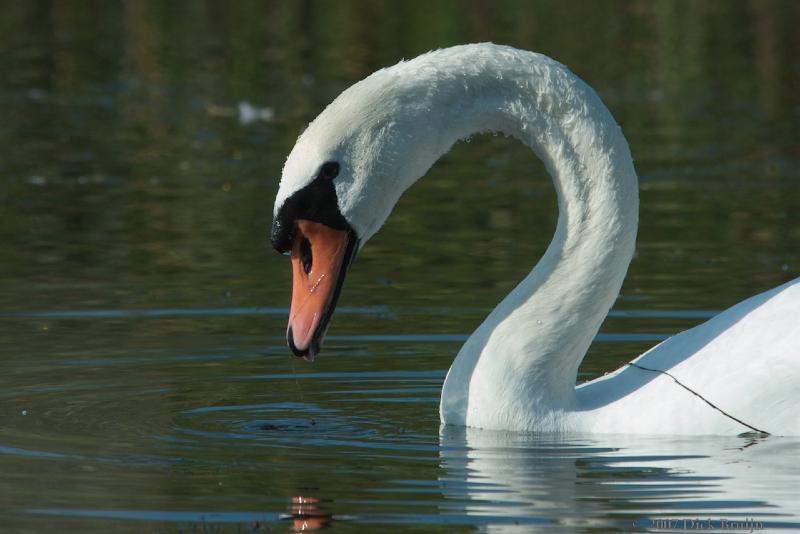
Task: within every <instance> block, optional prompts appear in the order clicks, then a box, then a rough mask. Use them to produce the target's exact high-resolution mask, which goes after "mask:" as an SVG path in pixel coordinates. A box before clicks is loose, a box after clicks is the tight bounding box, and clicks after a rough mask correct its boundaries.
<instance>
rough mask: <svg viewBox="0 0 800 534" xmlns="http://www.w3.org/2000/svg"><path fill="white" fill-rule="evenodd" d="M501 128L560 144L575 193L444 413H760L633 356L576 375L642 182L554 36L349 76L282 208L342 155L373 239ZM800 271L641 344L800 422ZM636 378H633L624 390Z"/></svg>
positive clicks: (344, 207)
mask: <svg viewBox="0 0 800 534" xmlns="http://www.w3.org/2000/svg"><path fill="white" fill-rule="evenodd" d="M485 131H495V132H503V133H505V134H507V135H510V136H513V137H515V138H517V139H519V140H520V141H521V142H523V143H525V144H526V145H528V146H529V147H531V149H532V150H534V151H535V152H536V154H537V155H538V156H539V157H540V158H541V159H542V160H543V162H544V163H545V166H546V168H547V170H548V172H549V173H550V175H551V176H552V178H553V182H554V185H555V187H556V191H557V193H558V200H559V208H560V215H559V220H558V224H557V228H556V232H555V235H554V237H553V241H552V242H551V244H550V246H549V247H548V249H547V252H546V253H545V255H544V256H543V257H542V259H541V260H540V261H539V263H538V264H537V265H536V267H534V269H533V270H532V271H531V273H530V274H529V275H528V276H527V277H526V278H525V279H524V280H523V281H522V282H520V284H519V285H518V286H517V287H516V288H515V289H514V291H512V292H511V294H509V295H508V296H507V297H506V298H505V299H504V300H503V301H502V302H501V303H500V304H499V305H498V307H497V308H496V309H495V310H494V311H493V312H492V313H491V314H490V315H489V317H487V319H486V320H485V321H484V323H483V324H482V325H481V326H480V327H479V328H478V329H477V330H476V332H475V333H474V334H473V335H472V336H471V337H470V339H469V340H468V341H467V343H466V344H465V345H464V347H462V349H461V350H460V351H459V354H458V356H457V357H456V359H455V361H454V362H453V365H452V367H451V368H450V371H449V373H448V376H447V379H446V381H445V384H444V386H443V390H442V400H441V407H440V413H441V417H442V421H443V422H444V423H450V424H461V425H467V426H474V427H482V428H495V429H510V430H544V431H593V432H604V431H605V432H631V433H643V432H647V433H670V434H714V433H739V432H742V431H747V430H748V429H747V428H746V427H743V426H742V425H740V424H739V423H736V422H734V421H733V420H731V419H729V418H727V417H725V416H724V415H722V414H721V413H720V412H718V411H716V410H714V409H713V408H711V407H709V406H708V405H707V404H706V403H704V402H703V401H702V400H701V399H699V398H698V397H696V396H693V395H691V393H689V392H687V391H686V390H685V389H682V388H681V387H680V386H678V385H677V384H675V382H674V381H673V380H672V379H671V378H669V377H667V376H664V375H657V374H653V373H647V372H646V371H642V370H640V369H635V368H631V367H626V368H623V369H622V370H620V371H618V372H616V373H614V374H612V375H609V376H607V377H603V378H602V379H599V380H596V381H594V382H592V383H589V384H585V385H582V386H580V387H579V388H577V389H576V388H575V387H574V383H575V377H576V373H577V369H578V365H579V364H580V361H581V359H582V358H583V356H584V354H585V353H586V350H587V349H588V347H589V344H590V343H591V341H592V339H593V338H594V336H595V334H596V333H597V330H598V329H599V327H600V324H601V322H602V320H603V319H604V317H605V315H606V313H607V312H608V310H609V308H610V307H611V306H612V304H613V302H614V300H615V298H616V296H617V293H618V291H619V288H620V287H621V285H622V281H623V278H624V275H625V272H626V270H627V266H628V263H629V262H630V259H631V257H632V254H633V250H634V244H635V238H636V227H637V224H638V184H637V178H636V174H635V171H634V169H633V163H632V160H631V156H630V153H629V150H628V145H627V142H626V141H625V138H624V137H623V135H622V133H621V130H620V128H619V126H618V125H617V124H616V122H615V121H614V119H613V118H612V117H611V115H610V113H609V112H608V110H607V109H606V107H605V106H604V105H603V103H602V102H601V101H600V99H599V98H598V97H597V95H596V94H595V93H594V91H592V89H591V88H589V87H588V86H587V85H586V84H585V83H584V82H583V81H581V80H580V79H579V78H578V77H577V76H575V75H574V74H572V73H571V72H570V71H569V70H568V69H567V68H566V67H564V66H563V65H561V64H559V63H557V62H555V61H553V60H552V59H550V58H547V57H545V56H542V55H540V54H534V53H531V52H525V51H520V50H516V49H513V48H510V47H504V46H497V45H493V44H478V45H465V46H458V47H453V48H448V49H445V50H439V51H436V52H431V53H428V54H425V55H423V56H420V57H418V58H416V59H413V60H411V61H407V62H402V63H400V64H398V65H395V66H393V67H389V68H386V69H383V70H380V71H378V72H376V73H374V74H372V75H371V76H369V77H368V78H366V79H364V80H362V81H361V82H359V83H357V84H355V85H354V86H352V87H351V88H349V89H347V90H346V91H345V92H343V93H342V94H341V95H340V96H339V97H338V98H337V99H336V100H335V101H334V102H332V103H331V104H330V105H329V106H328V108H326V109H325V110H324V111H323V112H322V113H321V114H320V115H319V117H317V119H315V120H314V122H312V123H311V124H310V125H309V127H308V129H307V130H306V131H305V132H304V133H303V134H302V135H301V136H300V138H299V139H298V141H297V144H296V145H295V147H294V149H293V150H292V152H291V154H290V155H289V158H288V159H287V161H286V165H285V167H284V172H283V177H282V180H281V185H280V188H279V191H278V195H277V198H276V201H275V212H276V213H277V211H278V210H279V208H280V207H281V205H282V204H283V202H284V201H285V200H286V199H287V198H288V197H289V196H290V195H291V194H292V193H293V192H295V191H297V190H299V189H300V188H302V187H304V186H305V185H306V184H308V183H309V182H310V181H311V180H312V179H313V178H314V176H315V175H316V173H317V169H318V168H319V166H320V165H321V164H322V163H324V162H325V161H329V160H335V161H338V162H339V163H340V165H341V169H342V170H341V171H340V175H339V177H337V179H336V181H335V187H336V193H337V197H338V203H339V209H340V211H341V213H342V215H343V216H344V217H345V218H346V219H347V221H348V222H349V223H350V224H351V225H352V227H353V228H354V229H355V230H356V232H357V234H358V236H359V238H360V239H361V243H362V244H363V243H364V242H365V241H366V240H367V239H369V238H370V237H371V236H372V235H373V234H374V233H375V232H376V231H377V230H378V228H380V226H381V225H382V224H383V222H384V221H385V219H386V218H387V217H388V215H389V213H390V212H391V209H392V208H393V207H394V205H395V203H396V202H397V200H398V198H399V197H400V195H401V194H402V193H403V191H405V189H406V188H408V187H409V186H410V185H411V184H413V183H414V182H415V181H416V180H417V179H418V178H420V177H421V176H422V175H423V174H425V172H427V170H428V169H429V168H430V166H431V165H432V164H433V163H434V162H435V161H436V160H437V159H438V158H439V157H440V156H441V155H442V154H443V153H445V152H447V151H448V150H449V149H450V147H451V146H452V145H453V144H454V143H455V142H456V141H458V140H459V139H462V138H464V137H466V136H469V135H471V134H474V133H479V132H485ZM798 288H800V284H798V283H796V282H794V283H790V284H787V285H786V286H783V287H782V288H777V289H775V290H773V291H772V292H769V293H767V294H765V295H760V296H757V297H753V299H750V300H748V301H745V302H743V303H742V304H740V305H739V306H738V307H734V308H733V309H731V310H729V311H727V312H725V313H723V314H722V315H720V316H719V317H717V318H715V319H712V320H711V321H709V322H708V323H706V324H705V325H701V326H699V327H697V328H695V329H692V330H690V331H688V332H685V333H683V334H681V335H679V336H676V337H675V338H672V339H670V340H668V341H666V342H664V343H662V344H661V345H659V346H658V347H656V348H654V349H653V350H651V351H649V352H648V353H647V354H645V355H643V356H642V357H640V359H639V360H637V362H641V364H642V365H646V366H648V367H653V368H657V369H661V370H665V371H669V372H670V373H672V374H674V375H675V376H676V377H678V378H679V379H680V380H681V381H682V382H684V383H685V384H686V385H688V386H690V387H692V388H693V389H695V390H696V391H698V392H699V393H701V394H702V395H704V396H705V397H706V398H708V399H709V400H711V401H712V402H714V403H715V404H717V405H719V406H720V407H721V408H723V409H725V410H727V411H729V412H730V413H731V414H733V415H735V416H736V417H739V418H740V419H743V420H745V421H746V422H749V423H750V424H752V425H754V426H756V427H758V428H761V429H763V430H766V431H768V432H771V433H776V434H800V423H798V420H799V418H798V417H797V416H796V415H794V413H793V411H795V412H796V410H797V408H798V404H800V403H799V402H798V393H797V392H796V391H795V389H792V387H793V386H794V385H795V384H797V382H798V380H799V379H800V354H799V352H800V332H798V327H797V326H796V324H798V322H797V321H796V320H795V318H796V317H798V315H799V314H800V289H798ZM621 392H625V393H624V394H622V393H621Z"/></svg>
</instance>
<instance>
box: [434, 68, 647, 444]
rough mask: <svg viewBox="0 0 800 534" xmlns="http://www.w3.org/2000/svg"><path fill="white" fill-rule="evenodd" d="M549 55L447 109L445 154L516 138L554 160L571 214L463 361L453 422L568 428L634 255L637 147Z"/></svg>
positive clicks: (448, 405)
mask: <svg viewBox="0 0 800 534" xmlns="http://www.w3.org/2000/svg"><path fill="white" fill-rule="evenodd" d="M541 58H542V56H539V58H538V61H535V62H534V65H533V66H532V65H531V64H529V63H528V64H520V63H514V62H511V63H510V64H508V65H506V68H505V70H501V72H500V74H499V75H495V76H492V77H491V79H489V80H486V79H483V80H482V83H476V84H469V83H465V84H462V85H461V86H462V87H465V88H466V89H464V92H465V94H463V95H462V97H464V98H461V99H454V98H452V95H450V97H449V98H448V99H447V100H446V102H442V103H441V104H442V109H444V110H446V111H445V113H444V115H442V116H441V117H440V120H441V124H440V125H439V128H440V131H444V132H447V135H446V136H445V138H443V139H442V140H441V141H440V146H441V148H442V149H444V147H447V148H449V146H450V145H451V144H452V143H454V142H456V141H457V140H458V139H463V138H464V137H467V136H469V135H472V134H475V133H480V132H486V131H494V132H502V133H504V134H507V135H510V136H512V137H515V138H517V139H519V140H520V141H521V142H523V143H524V144H526V145H527V146H529V147H530V148H531V149H532V150H533V151H534V152H535V153H536V154H537V155H538V157H539V158H540V159H541V160H542V161H543V162H544V164H545V167H546V169H547V171H548V173H549V174H550V176H551V178H552V180H553V184H554V186H555V189H556V192H557V197H558V207H559V218H558V223H557V225H556V231H555V235H554V236H553V239H552V241H551V243H550V245H549V247H548V248H547V250H546V252H545V254H544V256H543V257H542V258H541V259H540V261H539V262H538V263H537V264H536V266H535V267H534V268H533V270H532V271H531V272H530V273H529V274H528V275H527V276H526V277H525V279H524V280H522V282H520V283H519V284H518V285H517V287H516V288H515V289H514V290H513V291H512V292H511V293H510V294H509V295H508V296H507V297H505V298H504V299H503V301H502V302H501V303H500V304H499V305H498V306H497V307H496V308H495V309H494V311H493V312H492V313H491V314H490V315H489V316H488V317H487V318H486V319H485V321H484V322H483V323H482V324H481V326H480V327H479V328H478V329H477V330H476V332H475V333H474V334H473V335H472V336H471V337H470V338H469V340H468V341H467V342H466V344H465V345H464V346H463V347H462V349H461V350H460V352H459V354H458V356H457V357H456V359H455V361H454V362H453V365H452V367H451V369H450V371H449V372H448V376H447V378H446V380H445V384H444V387H443V389H442V401H441V416H442V421H443V422H445V423H453V424H465V425H469V426H480V427H484V428H492V427H494V428H541V427H542V426H543V425H545V422H547V424H550V425H552V424H556V423H553V421H557V420H559V421H566V419H564V418H558V417H555V416H554V414H555V413H558V412H563V411H565V410H570V409H571V408H573V407H574V403H575V393H574V386H575V381H576V376H577V371H578V367H579V365H580V362H581V360H582V359H583V356H584V355H585V353H586V351H587V349H588V347H589V345H590V344H591V342H592V340H593V338H594V336H595V335H596V334H597V331H598V330H599V327H600V324H601V322H602V320H603V319H604V318H605V316H606V314H607V312H608V310H609V309H610V307H611V306H612V305H613V303H614V301H615V299H616V297H617V295H618V293H619V290H620V288H621V286H622V281H623V279H624V276H625V273H626V271H627V267H628V264H629V263H630V260H631V258H632V255H633V250H634V244H635V238H636V227H637V223H638V187H637V178H636V174H635V171H634V168H633V162H632V160H631V156H630V152H629V149H628V145H627V142H626V140H625V138H624V137H623V135H622V133H621V130H620V128H619V126H618V125H617V123H616V122H615V121H614V119H613V117H612V116H611V114H610V113H609V111H608V110H607V108H606V107H605V106H604V105H603V103H602V102H601V101H600V99H599V97H598V96H597V95H596V94H595V93H594V91H592V89H591V88H589V87H588V86H587V85H586V84H585V83H583V82H582V81H581V80H580V79H579V78H577V77H576V76H575V75H573V74H572V73H571V72H570V71H569V70H567V69H566V67H563V66H562V65H560V64H558V63H556V62H554V61H552V60H549V59H541ZM534 420H535V421H534ZM545 426H546V425H545Z"/></svg>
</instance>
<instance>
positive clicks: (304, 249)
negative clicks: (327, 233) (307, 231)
mask: <svg viewBox="0 0 800 534" xmlns="http://www.w3.org/2000/svg"><path fill="white" fill-rule="evenodd" d="M311 261H312V256H311V242H310V241H309V240H308V239H306V238H303V240H302V241H301V242H300V262H301V263H302V264H303V271H305V273H306V274H308V273H310V272H311Z"/></svg>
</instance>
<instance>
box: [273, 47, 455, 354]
mask: <svg viewBox="0 0 800 534" xmlns="http://www.w3.org/2000/svg"><path fill="white" fill-rule="evenodd" d="M410 63H411V62H408V63H401V64H399V65H396V66H394V67H391V68H389V69H383V70H381V71H378V72H376V73H375V74H373V75H371V76H369V77H368V78H366V79H364V80H362V81H361V82H359V83H357V84H355V85H353V86H352V87H350V88H349V89H347V90H346V91H344V92H343V93H342V94H341V95H339V97H337V98H336V100H334V101H333V102H332V103H331V104H330V105H329V106H328V107H327V108H326V109H325V110H324V111H323V112H322V113H321V114H320V115H319V116H318V117H317V118H316V119H315V120H314V121H313V122H311V124H310V125H309V126H308V128H306V130H305V131H304V132H303V133H302V134H301V135H300V137H299V138H298V140H297V142H296V144H295V146H294V148H293V149H292V151H291V153H290V154H289V157H288V158H287V160H286V163H285V165H284V168H283V174H282V176H281V183H280V186H279V189H278V194H277V197H276V199H275V207H274V210H273V223H272V231H271V241H272V245H273V246H274V247H275V249H276V250H278V251H279V252H281V253H283V254H289V255H290V256H291V261H292V276H293V283H292V303H291V311H290V315H289V325H288V328H287V342H288V344H289V347H290V348H291V349H292V352H294V354H295V355H297V356H302V357H304V358H306V359H308V360H313V358H314V356H315V355H316V354H317V353H318V352H319V350H320V346H321V343H322V340H323V338H324V336H325V331H326V329H327V326H328V323H329V321H330V319H331V316H332V314H333V310H334V308H335V306H336V301H337V298H338V296H339V292H340V291H341V288H342V284H343V282H344V277H345V275H346V273H347V270H348V269H349V267H350V264H351V263H352V261H353V259H354V257H355V255H356V253H357V251H358V249H359V248H360V247H361V246H362V245H363V244H364V243H365V242H366V241H367V240H368V239H369V238H370V237H372V235H374V234H375V232H377V230H378V229H379V228H380V227H381V226H382V225H383V223H384V222H385V220H386V219H387V218H388V216H389V213H390V212H391V210H392V208H393V207H394V205H395V204H396V203H397V200H398V199H399V198H400V196H401V195H402V193H403V191H405V189H406V188H407V187H408V186H410V185H411V184H412V183H413V182H414V181H415V180H416V179H418V178H419V177H420V176H422V175H423V174H424V173H425V172H426V171H427V170H428V168H430V166H431V165H432V164H433V162H434V161H436V159H438V157H439V155H440V154H441V153H442V152H444V150H442V148H443V147H442V146H441V145H442V143H441V140H440V139H439V138H438V136H439V134H438V133H437V128H436V127H435V117H432V116H431V115H430V113H427V111H428V110H429V109H430V106H429V96H430V95H426V94H424V90H423V88H424V87H425V82H424V80H423V81H421V80H419V79H418V78H417V79H414V78H413V77H410V76H408V74H407V73H405V74H404V72H403V71H404V70H405V69H408V68H409V67H408V65H409V64H410ZM410 79H414V81H413V82H411V81H410ZM450 144H452V143H450ZM450 144H447V146H446V147H444V148H449V146H450Z"/></svg>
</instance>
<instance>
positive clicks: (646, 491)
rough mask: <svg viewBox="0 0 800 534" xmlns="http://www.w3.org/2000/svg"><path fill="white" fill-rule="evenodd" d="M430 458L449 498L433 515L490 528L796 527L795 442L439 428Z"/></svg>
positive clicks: (798, 447) (799, 449)
mask: <svg viewBox="0 0 800 534" xmlns="http://www.w3.org/2000/svg"><path fill="white" fill-rule="evenodd" d="M439 455H440V462H441V467H442V471H443V474H442V475H441V477H440V485H441V487H442V492H443V494H444V497H445V499H446V500H447V501H449V502H452V504H446V505H444V507H443V509H442V513H452V514H459V513H466V514H467V515H469V516H470V517H472V518H473V519H474V522H475V523H478V524H483V525H490V526H489V527H488V530H490V531H492V532H503V531H506V530H508V531H520V532H529V531H532V530H535V529H536V527H537V525H542V528H543V530H545V531H551V530H553V527H554V526H560V527H565V528H567V529H568V528H578V527H584V528H588V527H598V528H613V529H622V531H629V530H635V529H644V528H651V529H655V528H656V527H658V526H659V524H657V523H653V521H655V520H658V519H665V518H672V519H677V518H680V519H684V518H685V519H687V520H695V519H698V518H701V519H703V520H707V519H709V518H711V519H712V521H713V523H712V524H713V525H714V526H715V527H717V531H719V527H720V526H722V523H721V521H722V520H726V521H740V522H744V521H746V520H747V519H748V518H749V519H750V520H751V522H752V523H753V524H754V528H753V530H757V526H758V525H757V523H758V522H760V523H761V524H763V526H764V527H766V528H770V527H783V528H800V501H798V499H797V480H798V477H800V465H798V464H797V462H796V459H797V458H798V457H800V439H797V438H766V439H765V438H757V437H746V436H740V437H735V436H730V437H664V436H636V435H597V434H586V435H572V436H558V435H555V434H538V433H537V434H523V433H517V432H497V431H488V430H479V429H471V428H458V427H447V426H443V427H442V433H441V436H440V453H439ZM634 523H635V525H634ZM698 527H699V525H698ZM661 530H667V529H665V528H661ZM672 530H676V531H677V530H681V529H680V528H675V529H672ZM687 530H692V529H687ZM706 530H708V529H706ZM733 530H737V531H742V529H735V528H731V529H729V530H728V531H733ZM749 530H750V528H746V529H744V532H748V531H749Z"/></svg>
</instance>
